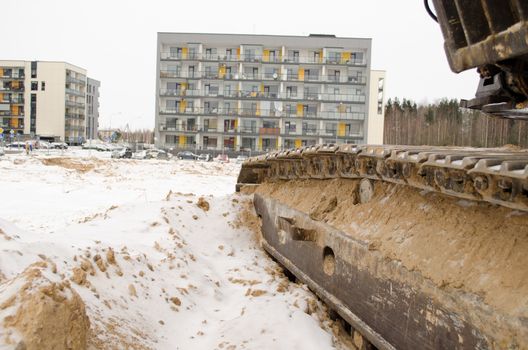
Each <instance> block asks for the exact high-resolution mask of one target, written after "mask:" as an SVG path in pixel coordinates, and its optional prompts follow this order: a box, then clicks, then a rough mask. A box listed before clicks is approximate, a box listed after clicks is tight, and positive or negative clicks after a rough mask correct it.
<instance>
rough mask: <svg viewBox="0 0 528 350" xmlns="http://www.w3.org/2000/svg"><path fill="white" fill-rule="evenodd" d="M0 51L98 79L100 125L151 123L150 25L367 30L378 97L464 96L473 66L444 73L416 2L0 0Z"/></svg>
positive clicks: (470, 87)
mask: <svg viewBox="0 0 528 350" xmlns="http://www.w3.org/2000/svg"><path fill="white" fill-rule="evenodd" d="M2 13H3V16H2V20H1V22H0V23H1V27H2V29H3V33H4V35H3V36H2V44H1V58H2V59H24V60H54V61H67V62H69V63H72V64H75V65H78V66H81V67H83V68H85V69H87V70H88V75H89V76H90V77H93V78H95V79H98V80H100V81H101V84H102V86H101V99H100V102H101V108H100V113H101V120H100V124H101V126H103V127H107V126H109V125H110V124H111V126H112V127H123V126H124V125H126V123H129V125H130V127H131V128H142V127H153V126H154V102H155V93H156V92H155V79H156V74H155V73H156V34H157V32H209V33H247V34H283V35H308V34H310V33H325V34H335V35H337V36H344V37H368V38H372V39H373V42H372V68H373V69H383V70H386V71H387V97H394V96H399V97H407V98H411V99H414V100H416V101H417V102H427V101H429V102H432V101H435V100H437V99H439V98H441V97H444V96H445V97H457V98H469V97H473V95H474V92H475V90H476V86H477V80H478V79H477V74H476V73H475V72H473V71H471V72H465V73H462V74H458V75H457V74H454V73H452V72H451V71H450V69H449V66H448V64H447V60H446V58H445V54H444V49H443V39H442V35H441V33H440V28H439V26H438V25H437V24H436V23H435V22H434V21H433V20H432V19H431V18H430V17H429V16H428V15H427V13H426V12H425V9H424V8H423V2H422V1H421V0H404V1H401V0H400V1H395V0H361V1H360V0H347V1H328V0H327V1H317V2H316V1H306V0H305V1H292V0H290V1H288V0H267V1H234V0H224V1H220V0H201V1H199V0H198V1H197V0H194V1H191V0H150V1H145V0H141V1H137V0H128V1H124V0H122V1H121V0H85V1H78V0H45V1H44V0H16V1H4V2H3V3H2Z"/></svg>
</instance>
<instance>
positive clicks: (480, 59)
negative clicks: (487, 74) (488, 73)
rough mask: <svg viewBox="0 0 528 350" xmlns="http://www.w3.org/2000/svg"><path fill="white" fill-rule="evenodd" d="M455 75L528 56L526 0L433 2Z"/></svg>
mask: <svg viewBox="0 0 528 350" xmlns="http://www.w3.org/2000/svg"><path fill="white" fill-rule="evenodd" d="M433 3H434V7H435V9H436V13H437V16H438V22H439V23H440V27H441V29H442V33H443V35H444V39H445V49H446V53H447V57H448V59H449V63H450V65H451V69H452V70H453V71H454V72H462V71H464V70H467V69H470V68H475V67H478V66H482V65H486V64H493V63H496V62H501V61H505V60H508V59H512V58H515V57H519V56H522V55H525V54H528V41H527V40H526V38H527V37H528V21H527V19H528V4H527V3H526V1H518V0H515V1H466V0H433Z"/></svg>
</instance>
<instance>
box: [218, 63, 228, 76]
mask: <svg viewBox="0 0 528 350" xmlns="http://www.w3.org/2000/svg"><path fill="white" fill-rule="evenodd" d="M225 74H226V67H225V66H224V65H221V66H220V68H218V77H219V78H223V77H224V76H225Z"/></svg>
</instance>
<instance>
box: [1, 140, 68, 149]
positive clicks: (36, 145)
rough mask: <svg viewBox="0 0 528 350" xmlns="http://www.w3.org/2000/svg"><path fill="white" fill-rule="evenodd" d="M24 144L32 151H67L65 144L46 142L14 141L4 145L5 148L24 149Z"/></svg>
mask: <svg viewBox="0 0 528 350" xmlns="http://www.w3.org/2000/svg"><path fill="white" fill-rule="evenodd" d="M26 144H28V145H31V147H32V148H33V149H68V144H66V143H65V142H48V141H36V140H29V141H15V142H11V143H8V144H6V145H5V147H7V148H11V149H13V148H17V149H25V148H26Z"/></svg>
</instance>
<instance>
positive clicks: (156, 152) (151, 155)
mask: <svg viewBox="0 0 528 350" xmlns="http://www.w3.org/2000/svg"><path fill="white" fill-rule="evenodd" d="M171 157H172V155H171V154H169V153H167V152H165V151H164V150H161V149H148V150H146V157H145V158H146V159H170V158H171Z"/></svg>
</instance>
